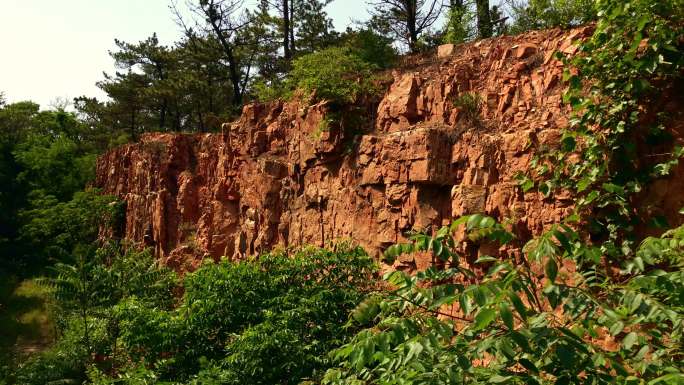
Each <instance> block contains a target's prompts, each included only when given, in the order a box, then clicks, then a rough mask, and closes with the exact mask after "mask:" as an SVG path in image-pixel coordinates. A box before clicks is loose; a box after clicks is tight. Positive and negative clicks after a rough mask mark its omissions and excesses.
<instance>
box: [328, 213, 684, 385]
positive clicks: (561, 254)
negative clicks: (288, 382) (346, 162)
mask: <svg viewBox="0 0 684 385" xmlns="http://www.w3.org/2000/svg"><path fill="white" fill-rule="evenodd" d="M461 227H465V231H466V234H467V236H468V238H469V239H471V240H477V241H495V242H497V243H499V244H506V243H508V242H510V241H511V240H513V236H512V235H511V234H509V233H508V232H507V231H506V230H505V229H504V227H503V226H501V225H499V224H497V223H495V221H494V220H493V219H492V218H489V217H486V216H482V215H472V216H467V217H463V218H460V219H459V220H456V221H454V222H453V223H452V224H451V226H449V227H444V228H442V229H441V230H440V231H438V232H437V233H436V234H435V236H433V237H430V236H425V235H417V236H415V237H413V239H412V242H411V243H409V244H405V245H397V246H395V247H393V248H390V249H389V250H388V251H387V253H386V255H387V256H388V257H390V258H391V257H392V256H393V255H396V254H397V253H399V252H401V253H403V252H413V251H424V252H432V253H433V255H435V257H438V258H440V259H441V260H443V261H445V262H447V268H446V269H442V270H440V269H438V268H436V267H431V268H429V269H427V270H425V271H422V272H419V273H418V274H416V275H415V276H409V275H407V274H405V273H403V272H400V271H393V272H390V273H388V274H386V275H385V280H386V281H387V282H388V283H389V284H390V285H391V286H392V287H393V290H392V291H390V292H388V293H382V294H379V295H375V296H372V297H370V298H368V299H367V300H366V301H364V302H362V303H361V305H359V306H358V307H357V309H356V310H355V311H354V312H353V313H352V317H353V323H354V324H361V325H365V327H366V329H365V330H363V331H361V332H359V333H358V334H357V335H356V336H355V337H354V338H353V340H352V342H350V343H349V344H346V345H345V346H343V347H341V348H340V349H338V350H336V351H335V352H334V357H335V359H336V360H338V362H339V367H338V368H336V369H330V370H329V371H328V372H327V373H326V375H325V378H324V381H323V383H324V384H365V383H383V384H399V383H401V384H411V383H430V384H464V383H473V384H475V383H509V384H514V383H521V384H522V383H525V384H546V383H554V382H555V383H565V384H571V383H583V384H584V383H593V384H609V383H646V382H648V383H649V384H658V383H662V384H676V383H680V382H681V381H682V379H684V375H683V374H682V373H681V370H682V367H681V362H680V360H679V357H680V356H681V354H682V347H681V345H680V343H679V341H681V338H682V332H683V331H684V322H683V320H684V317H683V315H684V314H683V313H682V311H683V310H684V308H682V298H684V297H682V295H683V294H684V275H682V267H683V265H682V263H683V261H684V259H683V258H684V248H683V247H682V246H684V243H680V242H681V241H682V240H683V238H682V236H683V235H684V233H683V231H684V227H682V228H678V229H676V230H674V231H672V232H671V233H668V234H666V235H664V236H663V237H662V238H657V239H655V238H653V239H649V240H647V241H645V242H644V244H643V245H642V246H641V248H640V253H641V254H642V255H644V256H645V255H646V254H648V255H649V257H648V258H645V259H644V260H643V261H644V262H643V265H642V266H641V268H640V269H636V270H635V271H632V272H631V273H630V272H628V271H624V274H623V275H621V276H620V277H619V279H616V280H609V279H606V277H602V276H601V275H602V274H601V272H600V271H599V270H598V269H595V270H593V271H591V270H587V271H577V272H576V273H572V272H571V270H566V269H561V268H560V267H559V266H565V265H566V261H577V260H582V259H584V258H586V256H587V255H594V254H595V253H596V249H595V248H594V247H592V246H587V245H585V244H583V243H582V241H581V238H580V236H579V234H578V233H577V232H575V231H574V230H572V229H571V228H570V227H568V226H566V225H557V226H555V227H554V228H552V229H551V230H550V231H549V232H547V233H545V234H544V235H543V236H542V237H540V238H538V239H536V240H533V241H532V242H530V243H529V244H528V245H527V246H526V247H525V250H526V251H525V253H524V254H521V255H520V256H516V257H509V258H506V259H504V260H499V259H495V258H490V257H486V256H483V257H480V258H479V260H478V261H477V262H475V263H476V265H479V266H481V267H482V268H484V271H486V273H485V274H484V276H482V274H478V273H476V271H474V270H472V269H469V268H468V267H466V264H465V261H464V259H463V257H462V256H461V255H459V253H458V252H457V250H456V249H455V246H456V245H457V242H455V240H454V237H453V235H452V234H454V233H455V232H456V231H457V230H458V229H459V228H461ZM673 246H674V247H673ZM666 260H667V261H668V262H667V263H664V262H665V261H666ZM540 266H543V267H544V268H543V269H542V270H543V272H540V271H539V269H538V267H540ZM597 268H598V266H597ZM632 270H634V269H632ZM475 277H478V280H477V281H474V280H473V278H475ZM474 282H477V283H474ZM535 288H540V289H542V288H543V290H540V291H539V292H538V291H537V289H535Z"/></svg>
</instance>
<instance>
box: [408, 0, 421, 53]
mask: <svg viewBox="0 0 684 385" xmlns="http://www.w3.org/2000/svg"><path fill="white" fill-rule="evenodd" d="M417 8H418V4H417V2H416V1H415V0H413V1H408V2H407V7H406V11H407V12H406V28H407V29H408V33H409V49H410V50H411V52H414V53H415V52H418V31H417V30H416V16H417V15H416V13H417V12H418V9H417Z"/></svg>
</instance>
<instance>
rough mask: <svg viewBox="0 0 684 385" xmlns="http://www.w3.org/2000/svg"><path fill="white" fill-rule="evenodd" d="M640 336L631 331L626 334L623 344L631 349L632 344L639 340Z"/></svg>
mask: <svg viewBox="0 0 684 385" xmlns="http://www.w3.org/2000/svg"><path fill="white" fill-rule="evenodd" d="M638 338H639V336H638V335H637V334H636V333H635V332H631V333H629V334H627V335H626V336H625V338H624V339H623V340H622V345H623V346H624V347H625V349H627V350H630V349H631V348H632V346H634V344H635V343H636V342H637V339H638Z"/></svg>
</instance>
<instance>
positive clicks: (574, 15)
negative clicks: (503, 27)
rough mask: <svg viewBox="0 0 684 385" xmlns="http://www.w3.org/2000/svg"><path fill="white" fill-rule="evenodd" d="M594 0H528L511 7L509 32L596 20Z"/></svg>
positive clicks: (575, 24) (565, 26)
mask: <svg viewBox="0 0 684 385" xmlns="http://www.w3.org/2000/svg"><path fill="white" fill-rule="evenodd" d="M595 4H596V1H595V0H530V1H529V2H524V3H517V4H514V5H513V7H512V13H513V18H514V23H513V25H512V26H511V32H513V33H521V32H525V31H530V30H539V29H547V28H554V27H561V28H571V27H576V26H578V25H582V24H585V23H588V22H590V21H593V20H596V6H595Z"/></svg>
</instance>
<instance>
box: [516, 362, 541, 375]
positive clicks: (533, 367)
mask: <svg viewBox="0 0 684 385" xmlns="http://www.w3.org/2000/svg"><path fill="white" fill-rule="evenodd" d="M518 363H519V364H520V366H522V367H523V368H525V369H527V370H529V371H530V372H532V373H534V374H539V369H537V366H536V365H535V364H534V363H532V361H530V360H528V359H527V358H521V359H520V360H518Z"/></svg>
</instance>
